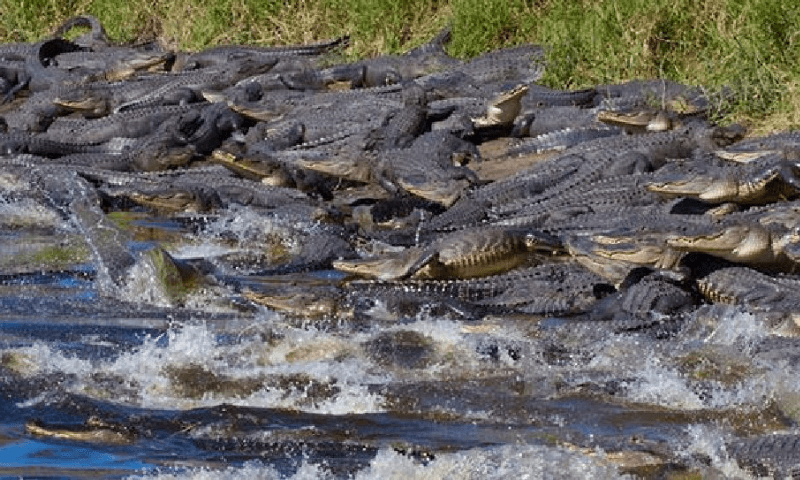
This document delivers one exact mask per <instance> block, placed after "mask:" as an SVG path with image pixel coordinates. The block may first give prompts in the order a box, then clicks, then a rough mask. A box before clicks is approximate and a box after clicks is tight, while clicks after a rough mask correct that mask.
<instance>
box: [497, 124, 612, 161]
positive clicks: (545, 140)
mask: <svg viewBox="0 0 800 480" xmlns="http://www.w3.org/2000/svg"><path fill="white" fill-rule="evenodd" d="M622 133H623V130H622V129H620V128H618V127H612V126H596V127H574V128H573V127H567V128H564V129H561V130H555V131H552V132H549V133H543V134H541V135H536V136H535V137H530V138H525V139H521V140H518V141H516V142H514V143H513V144H512V145H511V146H510V147H509V148H508V150H507V151H506V152H505V154H504V156H505V157H519V156H522V155H528V154H530V153H547V152H560V151H563V150H566V149H567V148H570V147H574V146H576V145H579V144H581V143H583V142H589V141H591V140H595V139H598V138H605V137H613V136H616V135H620V134H622Z"/></svg>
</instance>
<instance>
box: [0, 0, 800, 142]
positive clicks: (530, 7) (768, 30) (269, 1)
mask: <svg viewBox="0 0 800 480" xmlns="http://www.w3.org/2000/svg"><path fill="white" fill-rule="evenodd" d="M5 3H6V5H5V7H4V8H3V9H2V11H0V40H3V41H34V40H36V39H39V38H42V37H43V36H45V35H46V34H47V33H49V32H51V31H52V30H53V29H54V28H55V27H56V26H58V25H59V24H60V23H61V22H62V21H63V20H65V19H66V18H68V17H69V16H71V15H72V14H73V13H74V12H85V13H91V14H94V15H96V16H97V17H98V18H100V20H101V21H102V22H103V23H104V25H106V28H107V30H108V33H109V35H110V36H111V37H112V38H114V39H116V40H120V41H134V40H143V39H147V38H151V37H154V36H157V37H160V38H162V39H163V40H165V41H166V42H167V43H168V44H169V45H172V46H174V47H176V48H181V49H185V50H199V49H202V48H204V47H207V46H210V45H216V44H220V43H248V44H259V45H283V44H294V43H307V42H313V41H318V40H323V39H328V38H333V37H336V36H339V35H342V34H344V33H349V34H350V35H351V47H350V48H349V49H348V50H347V52H346V54H345V55H346V58H348V59H355V58H363V57H366V56H374V55H378V54H380V53H398V52H403V51H406V50H409V49H410V48H413V47H414V46H416V45H419V44H420V43H422V42H424V41H425V40H426V39H428V38H430V37H431V36H433V35H434V34H435V33H436V32H437V31H438V30H439V29H441V28H442V27H443V26H445V25H447V24H452V25H453V40H452V42H451V44H450V45H449V47H448V49H449V52H450V53H451V54H452V55H455V56H458V57H461V58H468V57H471V56H474V55H477V54H480V53H483V52H486V51H489V50H492V49H496V48H499V47H503V46H510V45H514V44H519V43H522V42H533V43H539V44H542V45H545V46H547V47H548V56H547V60H548V66H547V71H546V74H545V76H544V78H543V79H542V82H543V83H544V84H546V85H548V86H551V87H557V88H581V87H586V86H591V85H596V84H602V83H613V82H621V81H625V80H630V79H634V78H654V77H663V78H668V79H672V80H676V81H679V82H683V83H688V84H693V85H701V86H704V87H706V88H708V89H709V90H710V91H720V90H721V89H722V88H723V87H727V88H729V89H730V91H732V92H733V93H735V94H736V100H735V101H734V102H732V103H731V104H726V105H723V106H724V107H725V109H724V110H722V109H721V110H720V112H721V113H722V114H724V116H723V117H721V118H722V119H723V120H724V121H741V122H745V123H747V124H749V125H751V126H752V127H753V128H754V129H755V131H756V132H759V133H763V132H765V131H769V130H778V129H780V130H782V129H788V128H796V127H797V126H798V125H800V115H798V113H797V112H798V111H800V109H798V108H797V107H798V102H800V100H798V98H800V96H799V95H798V93H800V92H799V91H798V90H799V88H798V85H800V82H798V79H799V78H800V61H798V60H800V58H798V57H800V48H798V47H800V5H797V6H796V5H795V4H793V2H785V1H781V0H707V1H704V2H695V1H692V0H605V1H591V0H582V1H580V0H577V1H576V0H573V1H562V0H505V1H494V0H493V1H486V0H441V1H437V0H413V1H412V0H407V1H401V0H389V1H380V2H378V1H375V0H328V1H323V0H295V1H292V0H287V1H280V2H279V1H273V0H214V1H205V2H201V1H198V0H183V1H179V2H169V1H166V0H151V1H149V2H122V1H120V0H71V1H66V2H64V1H56V0H25V1H24V2H23V1H22V0H6V1H5Z"/></svg>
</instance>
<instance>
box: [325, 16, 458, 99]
mask: <svg viewBox="0 0 800 480" xmlns="http://www.w3.org/2000/svg"><path fill="white" fill-rule="evenodd" d="M449 41H450V28H449V27H448V28H445V29H443V30H442V31H441V32H439V34H437V35H436V36H435V37H433V38H432V39H431V40H430V41H428V42H427V43H425V44H423V45H420V46H419V47H417V48H414V49H412V50H410V51H408V52H407V53H405V54H403V55H381V56H378V57H376V58H372V59H367V60H361V61H358V62H355V63H351V64H345V65H335V66H332V67H329V68H326V69H324V70H322V71H321V72H320V73H321V76H322V77H323V78H324V79H325V82H326V83H333V82H342V81H346V82H349V83H350V85H351V87H352V88H362V87H367V88H369V87H379V86H385V85H392V84H399V83H402V82H404V81H409V80H413V79H415V78H418V77H421V76H423V75H427V74H430V73H433V72H437V71H441V70H446V69H448V70H449V69H452V68H453V67H457V66H459V65H460V64H461V62H460V61H459V60H457V59H455V58H452V57H450V56H448V55H447V54H446V53H445V51H444V45H445V44H446V43H447V42H449Z"/></svg>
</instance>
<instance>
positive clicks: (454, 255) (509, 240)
mask: <svg viewBox="0 0 800 480" xmlns="http://www.w3.org/2000/svg"><path fill="white" fill-rule="evenodd" d="M560 248H561V245H560V242H559V241H558V239H556V238H554V237H551V236H549V235H545V234H541V233H538V232H535V231H532V230H528V229H515V228H488V227H486V228H476V229H464V230H459V231H456V232H452V233H450V234H447V235H444V236H441V237H439V238H436V239H435V240H433V241H432V242H430V243H429V244H428V245H425V246H414V247H409V248H407V249H405V250H403V251H400V252H396V253H391V254H386V255H383V256H381V257H377V258H367V259H361V260H342V261H337V262H334V264H333V267H334V268H336V269H337V270H340V271H343V272H347V273H353V274H358V275H362V276H369V277H372V278H377V279H379V280H398V279H404V278H434V279H444V278H470V277H478V276H485V275H492V274H496V273H500V272H503V271H506V270H509V269H512V268H516V267H518V266H520V265H523V264H525V263H527V262H530V261H533V260H535V258H536V257H537V254H539V255H541V254H544V255H551V254H553V253H555V252H557V251H558V250H559V249H560Z"/></svg>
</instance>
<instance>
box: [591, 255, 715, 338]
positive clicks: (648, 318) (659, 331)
mask: <svg viewBox="0 0 800 480" xmlns="http://www.w3.org/2000/svg"><path fill="white" fill-rule="evenodd" d="M698 302H699V298H698V294H697V292H696V291H695V287H694V282H692V281H690V279H689V278H688V277H687V276H686V275H685V274H683V273H681V272H676V271H674V270H666V271H664V270H651V269H648V268H642V269H634V270H632V271H631V273H630V274H629V275H628V277H627V278H625V279H624V280H623V282H622V284H621V285H620V287H619V291H618V292H617V293H614V294H612V295H608V296H607V297H605V298H604V299H602V300H601V301H600V302H598V304H597V305H595V307H594V308H593V309H592V310H591V311H590V312H589V313H587V315H586V318H587V319H588V320H589V321H592V322H597V321H602V322H608V324H609V327H610V328H611V329H612V330H613V331H615V332H617V333H620V332H639V331H648V332H652V333H654V334H655V335H656V336H657V337H663V336H665V335H669V334H671V333H673V332H674V330H675V328H676V327H677V326H679V325H680V324H681V323H682V322H683V321H685V320H686V319H687V318H688V314H689V313H691V312H692V311H693V310H694V307H695V306H696V305H697V304H698Z"/></svg>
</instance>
